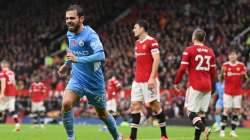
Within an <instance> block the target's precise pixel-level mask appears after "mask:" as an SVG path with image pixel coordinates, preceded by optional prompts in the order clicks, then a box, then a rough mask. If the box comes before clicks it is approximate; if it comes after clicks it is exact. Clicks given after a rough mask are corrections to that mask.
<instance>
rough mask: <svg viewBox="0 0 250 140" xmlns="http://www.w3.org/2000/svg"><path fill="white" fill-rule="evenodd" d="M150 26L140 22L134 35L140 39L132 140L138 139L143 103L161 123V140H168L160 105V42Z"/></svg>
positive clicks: (131, 108) (136, 54)
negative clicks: (158, 75)
mask: <svg viewBox="0 0 250 140" xmlns="http://www.w3.org/2000/svg"><path fill="white" fill-rule="evenodd" d="M148 28H149V24H148V22H147V21H145V20H139V21H138V22H137V23H136V24H135V25H134V29H133V32H134V35H135V37H138V38H139V39H138V40H137V41H136V43H135V58H136V65H135V67H136V68H135V79H134V81H133V84H132V91H131V107H130V110H131V117H132V122H131V124H130V125H131V133H130V139H131V140H135V139H136V137H137V128H138V127H139V123H140V118H141V114H140V112H141V108H142V105H143V103H148V104H149V106H150V108H151V109H152V110H153V112H154V117H156V118H157V119H158V120H159V121H158V122H159V125H160V128H161V140H168V137H167V134H166V120H165V115H164V111H163V110H162V108H161V105H160V102H159V101H160V100H159V98H160V96H159V90H160V89H159V88H160V83H159V80H158V78H157V70H158V65H159V63H160V47H159V45H158V42H157V41H156V40H155V39H154V38H153V37H151V36H149V35H148V33H147V30H148Z"/></svg>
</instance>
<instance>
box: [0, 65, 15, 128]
mask: <svg viewBox="0 0 250 140" xmlns="http://www.w3.org/2000/svg"><path fill="white" fill-rule="evenodd" d="M1 67H2V71H1V72H0V80H1V93H0V114H1V115H2V118H3V119H2V120H3V122H5V120H6V117H7V115H8V113H9V114H10V115H11V116H12V117H13V119H14V121H15V124H16V126H15V129H14V130H13V131H14V132H17V131H20V123H19V120H18V115H17V113H16V111H15V100H16V99H15V96H16V79H15V73H14V72H13V71H12V70H10V69H9V63H8V62H7V61H6V60H3V61H2V62H1Z"/></svg>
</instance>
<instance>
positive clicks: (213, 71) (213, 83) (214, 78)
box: [210, 53, 216, 93]
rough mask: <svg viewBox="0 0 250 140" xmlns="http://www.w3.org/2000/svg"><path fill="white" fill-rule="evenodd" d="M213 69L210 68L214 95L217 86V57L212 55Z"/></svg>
mask: <svg viewBox="0 0 250 140" xmlns="http://www.w3.org/2000/svg"><path fill="white" fill-rule="evenodd" d="M210 64H211V67H210V75H211V80H212V81H211V83H212V93H214V91H215V84H216V64H215V55H214V53H212V58H211V62H210Z"/></svg>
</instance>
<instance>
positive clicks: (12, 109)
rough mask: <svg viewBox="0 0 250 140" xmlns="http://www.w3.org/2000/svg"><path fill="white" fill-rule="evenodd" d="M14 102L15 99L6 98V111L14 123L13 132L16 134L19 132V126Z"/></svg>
mask: <svg viewBox="0 0 250 140" xmlns="http://www.w3.org/2000/svg"><path fill="white" fill-rule="evenodd" d="M15 102H16V99H15V97H8V111H9V112H10V115H11V116H12V118H13V120H14V122H15V128H14V129H13V131H15V132H17V131H20V129H21V126H20V122H19V119H18V113H17V112H16V108H15Z"/></svg>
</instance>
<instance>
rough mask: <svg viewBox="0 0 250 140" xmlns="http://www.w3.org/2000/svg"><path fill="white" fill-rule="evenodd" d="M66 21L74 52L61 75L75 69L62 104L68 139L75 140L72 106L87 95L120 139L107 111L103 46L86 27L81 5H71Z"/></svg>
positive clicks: (63, 67) (109, 127)
mask: <svg viewBox="0 0 250 140" xmlns="http://www.w3.org/2000/svg"><path fill="white" fill-rule="evenodd" d="M65 19H66V25H67V26H68V32H67V38H68V40H69V51H70V52H69V53H68V54H67V59H68V60H67V61H66V62H65V64H64V65H62V66H61V67H60V69H59V71H58V74H59V75H60V76H65V75H66V72H67V69H69V67H71V68H72V70H71V75H70V80H69V82H68V84H67V87H66V89H65V93H64V95H63V101H62V115H63V124H64V128H65V130H66V132H67V135H68V140H75V135H74V129H73V125H74V124H73V121H74V119H73V117H74V115H73V114H74V113H73V110H72V106H73V105H74V104H75V103H76V102H77V101H79V100H80V97H83V96H84V95H85V96H86V97H87V99H88V101H89V103H90V104H92V105H93V106H95V109H96V112H97V115H98V117H99V118H100V119H101V120H102V121H103V122H104V123H105V124H106V125H107V127H108V129H109V131H110V133H111V135H112V137H113V139H114V140H120V139H121V136H120V134H119V133H118V129H117V126H116V122H115V120H114V118H113V116H112V115H111V114H109V113H108V112H107V110H106V96H105V82H104V74H103V69H102V68H103V61H104V60H105V55H104V50H103V46H102V43H101V41H100V39H99V37H98V35H97V33H96V32H95V31H94V30H93V29H92V28H91V27H90V26H87V25H83V21H84V15H83V9H82V8H81V7H80V6H79V5H71V6H69V8H68V9H67V10H66V18H65Z"/></svg>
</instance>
